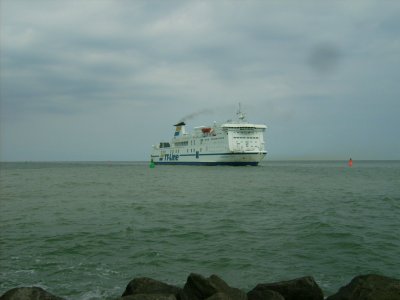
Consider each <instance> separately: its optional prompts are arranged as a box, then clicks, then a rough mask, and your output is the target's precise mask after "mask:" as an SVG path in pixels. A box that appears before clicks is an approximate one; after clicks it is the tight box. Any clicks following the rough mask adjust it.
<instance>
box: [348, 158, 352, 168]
mask: <svg viewBox="0 0 400 300" xmlns="http://www.w3.org/2000/svg"><path fill="white" fill-rule="evenodd" d="M348 165H349V167H352V166H353V160H352V159H351V158H350V159H349V162H348Z"/></svg>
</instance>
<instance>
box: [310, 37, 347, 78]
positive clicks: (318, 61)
mask: <svg viewBox="0 0 400 300" xmlns="http://www.w3.org/2000/svg"><path fill="white" fill-rule="evenodd" d="M340 58H341V51H340V50H339V48H338V47H337V46H335V45H334V44H330V43H322V44H319V45H316V46H314V47H313V49H312V50H311V53H310V55H309V57H308V63H309V64H310V66H311V68H312V69H313V70H314V71H316V72H318V73H320V74H328V73H331V72H333V71H334V70H335V68H336V67H337V65H338V64H339V63H340Z"/></svg>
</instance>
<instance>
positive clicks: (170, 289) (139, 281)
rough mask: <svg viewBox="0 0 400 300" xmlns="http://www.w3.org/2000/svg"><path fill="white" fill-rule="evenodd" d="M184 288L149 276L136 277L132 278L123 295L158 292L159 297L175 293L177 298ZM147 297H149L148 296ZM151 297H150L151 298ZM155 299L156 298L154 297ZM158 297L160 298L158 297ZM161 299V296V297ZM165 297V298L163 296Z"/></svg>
mask: <svg viewBox="0 0 400 300" xmlns="http://www.w3.org/2000/svg"><path fill="white" fill-rule="evenodd" d="M181 290H182V289H181V288H179V287H176V286H173V285H169V284H166V283H164V282H161V281H158V280H154V279H151V278H147V277H141V278H135V279H133V280H131V281H130V282H129V283H128V285H127V287H126V289H125V292H124V293H123V294H122V297H125V296H129V295H133V296H134V295H138V294H142V295H143V294H146V295H154V294H157V295H158V296H159V297H161V296H162V297H169V296H170V295H173V296H174V297H175V298H176V296H177V295H178V294H179V293H180V291H181ZM146 299H147V298H146ZM149 299H150V298H149ZM152 299H155V298H152ZM157 299H158V298H157ZM160 299H161V298H160ZM162 299H164V298H162Z"/></svg>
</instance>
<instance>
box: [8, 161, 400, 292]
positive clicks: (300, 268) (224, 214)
mask: <svg viewBox="0 0 400 300" xmlns="http://www.w3.org/2000/svg"><path fill="white" fill-rule="evenodd" d="M0 176H1V177H0V179H1V181H0V197H1V198H0V225H1V227H0V230H1V231H0V259H1V260H0V294H3V293H4V292H5V291H7V290H8V289H10V288H13V287H17V286H32V285H35V286H40V287H43V288H45V289H46V290H48V291H50V292H52V293H54V294H56V295H58V296H62V297H65V298H67V299H113V298H116V297H118V296H120V295H121V294H122V293H123V291H124V289H125V287H126V285H127V284H128V282H129V281H130V280H131V279H133V278H135V277H140V276H147V277H152V278H154V279H158V280H161V281H164V282H167V283H170V284H174V285H178V286H183V285H184V283H185V282H186V278H187V276H188V275H189V274H190V273H191V272H195V273H200V274H202V275H204V276H209V275H211V274H217V275H219V276H221V277H222V278H223V279H224V280H225V281H227V283H228V284H229V285H231V286H235V287H238V288H241V289H244V290H250V289H252V288H253V287H254V286H255V285H256V284H258V283H264V282H274V281H278V280H288V279H294V278H296V277H300V276H305V275H312V276H313V277H314V278H315V280H316V281H317V283H318V284H319V285H320V286H321V288H322V289H323V291H324V293H325V295H330V294H332V293H334V292H336V291H337V289H338V288H339V287H340V286H343V285H345V284H347V283H348V282H349V281H350V280H351V278H352V277H354V276H356V275H359V274H365V273H377V274H382V275H387V276H392V277H396V278H399V277H400V161H354V164H353V167H352V168H350V167H348V166H347V164H346V162H345V161H297V162H294V161H264V162H263V163H262V164H261V165H260V166H258V167H227V166H220V167H218V166H217V167H199V166H156V168H154V169H150V168H149V166H148V163H134V162H120V163H117V162H104V163H95V162H92V163H82V162H80V163H30V162H28V163H1V164H0Z"/></svg>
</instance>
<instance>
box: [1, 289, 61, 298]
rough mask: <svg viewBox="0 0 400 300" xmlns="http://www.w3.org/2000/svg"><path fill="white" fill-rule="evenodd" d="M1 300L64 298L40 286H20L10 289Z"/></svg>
mask: <svg viewBox="0 0 400 300" xmlns="http://www.w3.org/2000/svg"><path fill="white" fill-rule="evenodd" d="M0 300H64V299H63V298H60V297H58V296H55V295H53V294H50V293H49V292H47V291H45V290H44V289H42V288H40V287H19V288H14V289H11V290H8V291H7V292H5V293H4V294H3V295H2V296H1V297H0Z"/></svg>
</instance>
